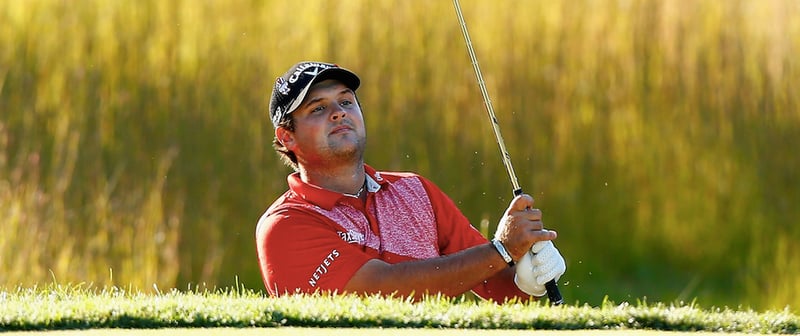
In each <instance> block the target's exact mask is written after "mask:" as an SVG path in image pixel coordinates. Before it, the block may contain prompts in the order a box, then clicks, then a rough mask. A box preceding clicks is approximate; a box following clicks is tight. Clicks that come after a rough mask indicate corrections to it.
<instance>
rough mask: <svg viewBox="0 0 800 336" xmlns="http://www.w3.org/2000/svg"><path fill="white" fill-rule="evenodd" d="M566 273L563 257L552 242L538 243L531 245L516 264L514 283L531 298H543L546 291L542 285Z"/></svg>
mask: <svg viewBox="0 0 800 336" xmlns="http://www.w3.org/2000/svg"><path fill="white" fill-rule="evenodd" d="M566 271H567V264H566V263H565V262H564V257H562V256H561V253H559V252H558V249H556V246H555V245H553V242H552V241H549V240H546V241H540V242H537V243H536V244H533V246H532V247H531V250H530V251H528V253H525V255H524V256H523V257H522V259H520V261H519V262H518V263H517V274H516V275H515V276H514V283H516V284H517V287H519V289H520V290H522V291H523V292H525V293H527V294H529V295H533V296H537V297H538V296H544V295H545V294H547V290H546V289H545V288H544V284H546V283H547V282H548V281H550V280H553V279H555V280H556V281H558V279H559V278H560V277H561V275H562V274H564V272H566Z"/></svg>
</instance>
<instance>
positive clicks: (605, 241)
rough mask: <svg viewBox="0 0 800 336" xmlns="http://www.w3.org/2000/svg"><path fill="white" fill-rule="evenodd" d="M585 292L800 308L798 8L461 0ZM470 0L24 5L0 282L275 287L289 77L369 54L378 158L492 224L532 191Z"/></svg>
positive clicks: (8, 102) (16, 24) (4, 91)
mask: <svg viewBox="0 0 800 336" xmlns="http://www.w3.org/2000/svg"><path fill="white" fill-rule="evenodd" d="M462 7H463V9H464V11H465V16H466V20H467V24H468V26H469V29H470V32H471V35H472V38H473V43H474V46H475V48H476V52H477V54H478V58H479V60H480V62H481V63H480V65H481V68H482V70H483V73H484V75H485V76H486V81H487V85H488V87H489V90H490V95H491V97H492V100H493V103H494V106H495V109H496V110H497V111H498V118H499V120H500V123H501V127H502V129H503V135H504V137H505V138H506V143H507V146H508V147H509V151H510V154H511V156H512V159H513V161H514V164H515V168H516V170H517V173H518V175H520V179H521V184H522V186H523V188H525V190H526V191H527V192H529V193H531V194H533V195H534V196H535V197H536V199H537V202H538V203H537V204H538V206H539V207H541V208H542V209H543V210H544V213H545V222H546V224H547V225H548V226H551V227H553V228H555V229H557V230H558V231H559V232H560V238H559V240H558V242H557V244H558V246H559V248H560V249H561V251H562V252H563V254H564V255H565V256H566V258H567V261H568V272H567V274H566V275H565V276H564V278H563V279H562V281H561V283H562V291H563V292H564V295H565V297H566V298H567V300H568V301H571V300H576V301H582V302H590V303H599V302H601V301H602V298H603V297H604V296H606V295H608V296H609V297H610V298H611V299H612V300H615V301H623V300H632V299H636V298H640V297H648V298H649V299H650V300H651V301H654V300H657V301H673V300H675V301H679V300H691V299H692V298H695V297H697V298H699V299H700V300H701V301H702V302H706V303H708V304H725V305H734V306H735V305H740V304H741V305H744V306H752V307H754V308H783V306H785V305H791V306H793V307H795V308H796V307H798V306H800V295H798V294H797V293H798V292H800V282H798V281H796V279H797V278H798V276H800V273H798V270H800V250H798V249H797V248H795V247H794V241H796V240H797V239H798V238H800V227H799V226H798V224H800V208H798V207H797V206H796V204H800V188H798V186H800V174H798V173H797V171H798V167H800V157H799V156H798V155H797V154H796V153H797V151H796V148H795V147H796V144H797V143H798V141H800V104H799V100H800V96H798V93H797V89H796V88H797V87H798V85H799V84H800V68H798V61H797V57H796V55H797V54H798V52H800V21H798V20H795V19H794V18H796V17H798V15H800V4H798V3H797V2H796V1H791V0H768V1H710V0H709V1H689V0H678V1H669V2H662V1H653V0H650V1H645V0H631V1H606V2H597V1H589V0H580V1H526V2H512V1H499V2H486V1H466V0H465V1H463V3H462ZM454 15H455V14H454V11H453V9H452V4H451V3H450V1H444V0H439V1H425V2H423V1H388V0H379V1H365V0H364V1H347V2H328V1H316V0H315V1H304V2H297V3H295V2H291V1H244V0H239V1H227V2H214V1H201V2H197V1H166V2H165V1H110V2H109V1H83V2H77V3H76V2H64V1H55V0H31V1H24V2H17V1H5V2H2V3H0V21H2V22H3V24H2V25H0V46H2V47H1V48H0V218H2V219H0V223H2V228H3V233H2V234H0V284H5V285H8V286H14V285H18V284H21V285H23V286H27V285H33V284H35V283H41V282H47V281H51V280H52V279H55V280H56V281H59V282H92V283H96V284H111V285H122V286H127V285H129V284H130V285H133V286H136V287H139V288H150V286H151V285H152V284H154V283H155V284H158V286H160V287H162V288H164V287H171V286H176V287H184V285H186V284H191V283H194V284H197V283H207V284H210V285H229V284H231V283H232V282H233V281H234V279H235V278H236V276H238V277H239V278H240V279H241V281H242V282H243V283H244V284H245V285H247V286H248V287H251V288H260V286H261V283H260V276H259V274H258V269H257V265H256V261H255V249H254V243H253V229H254V224H255V221H256V220H257V218H258V216H259V215H260V214H261V212H262V211H263V209H264V208H265V207H266V206H268V205H269V203H270V202H271V201H272V200H273V199H274V198H275V197H277V195H279V194H280V193H281V192H282V191H284V190H285V188H286V184H285V179H284V177H285V175H286V174H287V173H288V172H289V170H288V169H287V168H286V167H283V166H282V165H281V164H280V162H279V161H278V159H277V156H276V155H275V154H274V153H273V152H272V149H271V148H270V141H271V138H272V129H271V126H270V124H269V123H268V121H267V119H266V116H265V114H266V104H267V95H268V93H269V90H270V89H271V84H272V81H273V79H274V77H276V76H277V75H279V74H280V73H281V72H282V71H283V70H285V68H287V67H288V66H289V65H291V64H292V63H294V62H296V61H298V60H303V59H319V60H328V61H332V62H337V63H340V64H342V65H343V66H346V67H348V68H351V69H353V70H355V71H356V72H357V73H359V75H360V76H361V77H362V80H363V83H364V87H363V88H361V89H359V98H360V99H361V100H362V104H363V106H364V109H365V113H366V119H367V127H368V134H369V135H370V140H369V141H370V144H369V148H368V153H367V161H368V162H369V163H370V164H372V165H373V166H375V167H377V168H379V169H391V170H413V171H417V172H420V173H422V174H424V175H426V176H428V177H430V178H431V179H433V180H434V181H435V182H437V183H438V184H439V185H440V186H441V187H442V188H443V189H444V190H445V191H446V192H447V193H448V194H450V195H451V196H452V198H453V199H454V200H455V201H456V202H457V203H458V204H459V205H460V206H461V207H462V209H463V210H464V212H465V214H466V215H467V216H468V217H469V218H470V219H472V220H473V221H474V223H476V224H477V223H480V222H481V221H485V222H488V223H490V225H489V226H490V227H489V230H490V231H491V230H493V227H494V223H495V222H496V221H497V219H498V217H499V215H500V214H501V212H502V210H503V209H504V208H505V206H506V205H507V202H508V201H509V199H510V187H509V186H508V183H507V177H506V175H505V171H504V169H503V167H502V164H501V162H500V160H499V157H498V153H497V148H496V147H497V145H496V144H495V142H494V140H493V137H492V136H491V130H490V129H489V127H488V125H487V121H486V116H485V112H484V110H483V102H482V100H481V98H480V94H479V92H478V88H477V84H476V82H475V79H474V76H473V73H472V67H471V66H470V60H469V58H468V57H467V54H466V50H465V48H466V47H465V45H464V43H463V41H462V39H461V35H460V30H459V27H458V24H457V21H456V20H455V17H454Z"/></svg>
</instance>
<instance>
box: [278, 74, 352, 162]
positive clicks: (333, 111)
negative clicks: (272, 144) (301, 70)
mask: <svg viewBox="0 0 800 336" xmlns="http://www.w3.org/2000/svg"><path fill="white" fill-rule="evenodd" d="M292 118H293V119H294V132H289V131H287V130H285V129H283V128H278V129H277V130H276V135H277V137H278V139H281V140H282V142H283V144H284V146H286V148H287V149H289V150H291V151H293V152H294V153H295V155H297V160H298V163H299V164H301V165H306V166H309V165H329V164H339V163H343V162H350V161H352V160H361V159H362V157H363V154H364V148H365V146H366V130H365V128H364V117H363V115H362V114H361V108H359V106H358V102H357V101H356V95H355V92H353V91H352V90H350V89H349V88H348V87H347V86H345V85H344V84H342V83H341V82H339V81H337V80H332V79H331V80H324V81H322V82H319V83H317V84H314V85H313V86H312V87H311V89H309V92H308V94H307V95H306V97H305V99H303V102H302V103H301V104H300V107H298V108H297V110H295V111H294V112H292Z"/></svg>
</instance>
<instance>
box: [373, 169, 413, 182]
mask: <svg viewBox="0 0 800 336" xmlns="http://www.w3.org/2000/svg"><path fill="white" fill-rule="evenodd" d="M375 178H376V179H377V180H378V181H379V182H380V180H386V181H389V182H394V181H399V180H402V179H407V178H414V179H422V180H424V179H425V178H424V177H422V175H419V174H417V173H415V172H411V171H379V172H377V173H375Z"/></svg>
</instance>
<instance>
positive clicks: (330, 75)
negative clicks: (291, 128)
mask: <svg viewBox="0 0 800 336" xmlns="http://www.w3.org/2000/svg"><path fill="white" fill-rule="evenodd" d="M327 79H335V80H338V81H340V82H342V84H344V85H345V86H347V87H348V88H350V90H353V91H356V90H357V89H358V87H359V86H360V85H361V79H359V78H358V76H356V74H354V73H353V72H351V71H350V70H347V69H343V68H330V69H325V70H322V71H320V72H319V74H318V75H317V76H316V77H314V79H312V80H311V81H310V82H308V85H306V87H304V88H303V91H300V94H298V95H297V98H295V99H294V102H292V105H290V106H289V109H288V111H287V112H286V114H289V113H292V112H294V110H296V109H297V108H298V107H300V104H302V103H303V100H304V99H306V94H308V90H310V89H311V87H312V86H314V84H316V83H319V82H321V81H324V80H327Z"/></svg>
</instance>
